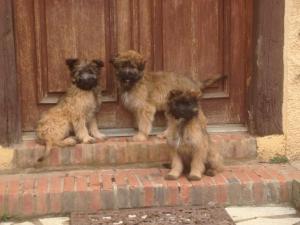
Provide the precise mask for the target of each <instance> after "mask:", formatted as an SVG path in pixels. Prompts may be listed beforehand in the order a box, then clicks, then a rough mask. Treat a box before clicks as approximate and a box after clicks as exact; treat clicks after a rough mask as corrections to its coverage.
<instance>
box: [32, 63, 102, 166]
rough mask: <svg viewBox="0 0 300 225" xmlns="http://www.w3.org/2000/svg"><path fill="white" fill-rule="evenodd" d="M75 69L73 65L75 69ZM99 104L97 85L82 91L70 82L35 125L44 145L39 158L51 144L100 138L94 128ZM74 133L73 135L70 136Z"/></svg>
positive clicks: (99, 95)
mask: <svg viewBox="0 0 300 225" xmlns="http://www.w3.org/2000/svg"><path fill="white" fill-rule="evenodd" d="M75 69H76V68H75ZM100 104H101V90H100V86H99V85H98V86H96V87H94V88H92V89H91V90H82V89H80V88H78V87H77V86H76V85H75V84H72V85H71V86H70V87H69V89H68V90H67V92H66V94H65V95H64V96H63V97H62V98H61V99H60V101H59V102H58V104H57V105H55V106H54V107H52V108H51V109H49V110H48V111H47V112H45V113H44V114H43V115H42V116H41V119H40V120H39V121H38V124H37V129H36V133H37V137H38V139H39V141H40V142H42V143H44V144H45V145H46V151H45V153H44V156H43V157H41V158H40V159H39V161H42V160H43V159H44V158H45V157H47V156H48V154H49V153H50V150H51V148H52V147H54V146H58V147H65V146H71V145H75V144H76V143H77V141H80V142H82V143H93V142H95V141H96V139H95V138H97V139H104V138H105V135H104V134H102V133H100V132H99V130H98V127H97V120H96V117H95V113H96V111H97V110H99V107H100ZM72 133H74V135H75V136H70V135H71V134H72Z"/></svg>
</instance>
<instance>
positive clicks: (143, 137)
mask: <svg viewBox="0 0 300 225" xmlns="http://www.w3.org/2000/svg"><path fill="white" fill-rule="evenodd" d="M132 140H133V141H146V140H147V136H146V135H144V134H141V133H138V134H136V135H134V136H133V137H132Z"/></svg>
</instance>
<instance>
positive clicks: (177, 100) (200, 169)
mask: <svg viewBox="0 0 300 225" xmlns="http://www.w3.org/2000/svg"><path fill="white" fill-rule="evenodd" d="M200 96H201V94H200V93H199V92H192V91H180V90H173V91H171V92H170V94H169V97H168V108H167V117H168V121H169V132H168V134H167V142H168V144H169V145H170V146H171V147H172V166H171V168H172V169H171V171H170V172H169V173H168V174H167V175H166V177H165V178H166V179H169V180H174V179H177V178H178V177H179V176H180V175H181V174H182V173H183V172H184V170H186V171H187V172H189V175H188V178H189V179H190V180H200V179H201V177H202V174H203V173H206V174H207V175H209V176H214V175H215V174H216V173H218V172H220V171H222V170H223V160H222V156H221V155H220V153H219V152H218V151H217V150H216V148H215V146H214V144H213V143H212V142H211V140H210V137H209V135H208V133H207V130H206V118H205V116H204V114H203V112H202V110H201V107H200V105H199V99H200Z"/></svg>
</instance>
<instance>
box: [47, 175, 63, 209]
mask: <svg viewBox="0 0 300 225" xmlns="http://www.w3.org/2000/svg"><path fill="white" fill-rule="evenodd" d="M62 182H63V178H62V177H58V176H53V177H50V193H49V201H50V204H49V205H50V208H49V213H60V212H61V197H62V195H61V194H62Z"/></svg>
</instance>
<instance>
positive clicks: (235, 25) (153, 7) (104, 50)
mask: <svg viewBox="0 0 300 225" xmlns="http://www.w3.org/2000/svg"><path fill="white" fill-rule="evenodd" d="M14 2H15V5H14V6H15V14H14V15H15V27H16V44H17V54H18V56H19V57H18V63H17V64H18V71H19V73H20V80H21V84H22V87H21V93H22V100H23V101H22V115H23V117H24V118H23V120H22V126H23V130H24V131H30V130H33V129H34V127H35V123H36V121H37V119H38V118H39V116H40V114H41V113H42V112H43V111H45V110H46V109H48V108H49V106H51V105H53V104H54V103H55V102H56V101H57V98H58V97H59V96H60V95H61V94H62V93H63V92H64V91H65V90H66V88H67V86H68V84H69V82H70V80H69V77H68V71H67V68H66V66H65V65H64V58H66V57H73V56H79V57H88V58H90V57H102V58H103V59H104V60H105V69H104V71H103V76H102V84H103V90H104V96H105V101H104V102H105V103H104V104H103V106H102V108H101V110H100V112H99V115H98V119H99V124H100V125H101V127H103V128H117V127H120V128H121V127H132V126H133V120H132V115H131V114H130V113H128V112H127V111H126V110H125V109H124V108H123V107H122V104H121V103H120V101H119V99H118V98H117V85H116V82H115V76H113V74H112V73H113V71H112V68H111V65H110V64H109V63H108V61H109V58H110V57H112V55H114V54H115V53H116V52H118V51H124V50H128V49H130V48H133V49H136V50H139V51H140V52H141V53H142V54H143V55H145V56H146V58H147V65H146V69H147V70H167V71H176V72H182V73H185V74H186V75H187V76H191V77H193V78H195V79H205V78H207V77H209V76H212V75H215V74H218V73H221V74H226V75H228V78H227V79H226V80H225V81H224V82H219V83H217V84H215V85H213V86H212V87H211V88H209V89H208V90H207V92H206V93H207V95H206V97H205V99H204V100H203V108H204V110H205V113H206V115H207V116H208V121H209V123H244V122H246V116H245V79H246V73H245V71H246V70H247V69H246V68H247V65H248V64H249V63H250V62H249V61H247V60H246V57H247V55H248V54H249V53H248V50H249V49H248V48H247V47H246V46H247V41H248V39H247V34H248V30H247V29H248V28H249V27H248V26H247V23H246V22H247V21H251V19H252V18H248V16H249V15H251V10H252V8H250V9H248V8H247V4H248V3H245V2H253V0H249V1H244V0H206V1H198V0H120V1H119V0H97V1H96V0H90V1H84V0H77V1H71V0H65V1H59V0H38V1H35V0H14ZM249 10H250V12H248V11H249ZM29 90H30V91H29ZM157 118H160V119H157V120H156V123H155V125H156V126H159V125H162V124H163V120H161V118H162V117H157Z"/></svg>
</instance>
